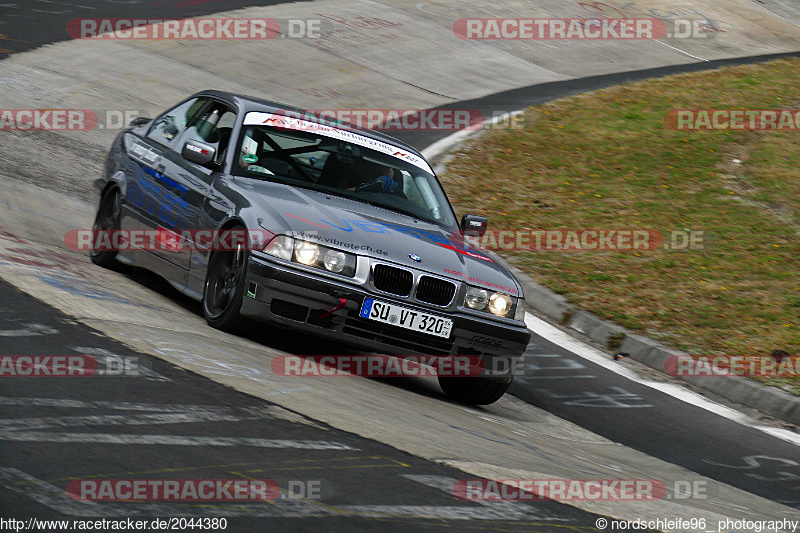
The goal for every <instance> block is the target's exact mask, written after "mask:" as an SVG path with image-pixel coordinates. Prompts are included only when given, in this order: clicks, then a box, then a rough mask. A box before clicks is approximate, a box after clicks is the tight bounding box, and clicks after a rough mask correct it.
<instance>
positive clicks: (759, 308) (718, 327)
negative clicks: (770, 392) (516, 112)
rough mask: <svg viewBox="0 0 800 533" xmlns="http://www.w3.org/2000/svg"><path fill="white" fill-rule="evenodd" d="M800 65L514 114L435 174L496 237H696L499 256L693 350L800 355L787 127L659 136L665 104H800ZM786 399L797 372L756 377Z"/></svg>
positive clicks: (796, 174)
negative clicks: (679, 242) (550, 233)
mask: <svg viewBox="0 0 800 533" xmlns="http://www.w3.org/2000/svg"><path fill="white" fill-rule="evenodd" d="M798 86H800V59H786V60H779V61H774V62H770V63H764V64H759V65H751V66H735V67H728V68H723V69H719V70H714V71H710V72H700V73H692V74H683V75H678V76H671V77H668V78H663V79H653V80H646V81H642V82H636V83H629V84H625V85H621V86H618V87H614V88H610V89H606V90H601V91H597V92H594V93H590V94H585V95H580V96H574V97H570V98H566V99H563V100H559V101H554V102H551V103H549V104H546V105H542V106H539V107H536V108H530V109H528V110H526V112H525V115H524V117H522V120H521V121H520V123H521V124H524V127H522V128H519V129H503V130H499V129H498V130H487V131H486V132H484V133H483V134H482V135H480V136H479V137H478V138H476V139H474V140H473V141H470V142H468V143H467V144H466V145H464V146H463V147H462V148H461V150H460V151H458V152H457V153H455V154H454V156H453V158H452V159H451V160H450V162H449V163H448V166H447V170H446V171H445V173H444V174H443V176H441V179H442V182H443V184H444V185H445V188H446V189H447V190H448V191H449V193H450V197H451V200H452V201H453V204H454V206H455V208H456V210H457V211H459V212H461V213H467V212H470V213H479V214H485V215H488V216H489V217H490V228H492V229H494V230H531V229H582V228H589V229H631V228H641V229H653V230H658V231H659V232H661V233H662V235H665V236H666V235H669V233H668V232H671V231H675V230H686V229H690V230H695V231H704V232H705V239H704V246H703V249H699V250H668V249H663V248H659V249H656V250H651V251H640V252H638V253H634V252H618V251H573V252H557V251H519V250H518V251H511V252H502V253H503V255H504V256H505V257H507V258H508V259H509V261H510V262H511V263H512V264H514V265H516V266H517V267H519V268H521V269H522V270H523V271H525V272H526V273H528V274H529V275H531V276H532V277H533V278H534V279H535V280H537V281H538V282H540V283H542V284H543V285H545V286H547V287H549V288H550V289H552V290H554V291H556V292H558V293H561V294H564V295H565V297H566V298H567V299H568V300H569V301H570V302H572V303H574V304H576V305H578V306H580V307H581V308H582V309H585V310H587V311H590V312H593V313H595V314H597V315H599V316H600V317H602V318H605V319H608V320H612V321H614V322H616V323H618V324H620V325H622V326H624V327H626V328H630V329H631V330H634V331H636V332H640V333H642V334H645V335H647V336H650V337H652V338H655V339H657V340H659V341H661V342H663V343H665V344H667V345H670V346H673V347H676V348H679V349H682V350H685V351H687V352H689V353H692V354H698V355H753V356H761V355H769V354H770V353H772V351H773V350H784V351H786V352H788V353H790V354H792V355H798V354H800V131H736V130H697V131H686V130H673V129H668V128H667V127H666V126H665V121H664V118H665V116H666V115H667V113H668V112H669V111H670V110H672V109H711V108H715V109H787V108H800V95H799V94H798V92H797V87H798ZM760 381H763V382H766V383H768V384H770V385H775V386H780V387H782V388H784V389H785V390H788V391H789V392H792V393H793V394H797V395H800V378H798V377H783V378H771V379H760Z"/></svg>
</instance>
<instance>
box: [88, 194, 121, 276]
mask: <svg viewBox="0 0 800 533" xmlns="http://www.w3.org/2000/svg"><path fill="white" fill-rule="evenodd" d="M121 213H122V194H121V193H120V191H119V188H118V187H112V188H110V189H109V190H107V191H106V192H105V194H103V199H102V200H101V201H100V208H99V209H98V210H97V216H95V219H94V224H93V225H92V249H91V250H90V252H89V254H90V256H91V259H92V263H94V264H95V265H99V266H101V267H105V268H111V267H115V266H117V250H106V249H102V248H101V249H100V250H96V249H95V244H97V243H98V240H99V239H98V237H99V232H101V231H114V230H118V229H119V227H120V215H121ZM101 242H102V241H101ZM105 242H107V243H108V242H110V240H109V239H106V240H105Z"/></svg>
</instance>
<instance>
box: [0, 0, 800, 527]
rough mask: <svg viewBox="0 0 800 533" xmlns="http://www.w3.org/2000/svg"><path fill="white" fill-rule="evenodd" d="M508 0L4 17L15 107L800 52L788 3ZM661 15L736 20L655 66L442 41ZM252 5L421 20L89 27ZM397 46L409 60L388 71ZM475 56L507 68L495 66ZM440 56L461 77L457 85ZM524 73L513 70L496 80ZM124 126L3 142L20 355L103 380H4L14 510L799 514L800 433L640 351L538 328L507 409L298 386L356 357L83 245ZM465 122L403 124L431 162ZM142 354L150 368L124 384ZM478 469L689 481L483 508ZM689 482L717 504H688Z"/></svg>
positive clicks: (4, 342) (9, 316) (383, 382)
mask: <svg viewBox="0 0 800 533" xmlns="http://www.w3.org/2000/svg"><path fill="white" fill-rule="evenodd" d="M488 4H489V3H487V5H482V4H481V5H475V6H471V7H470V6H466V3H459V2H449V1H443V2H432V3H423V4H416V3H413V2H402V1H397V2H386V3H377V2H365V1H357V0H352V1H351V0H347V1H345V0H341V1H340V0H335V1H330V2H300V3H296V4H294V3H280V2H263V1H249V2H248V1H224V0H217V1H196V0H183V1H182V0H163V1H155V0H154V1H147V2H145V1H138V0H130V1H119V2H118V1H111V0H106V1H102V0H71V1H70V2H55V1H49V0H31V1H29V2H6V3H0V34H1V35H0V36H1V37H2V39H0V48H2V49H3V50H0V54H2V55H0V87H1V88H2V90H3V92H2V93H0V108H5V109H19V108H25V107H36V108H41V107H70V108H81V109H84V108H85V109H95V110H98V112H100V111H128V110H130V111H133V110H135V111H138V112H139V113H138V114H142V115H149V116H152V113H155V112H157V111H159V110H160V109H163V108H165V107H166V106H168V105H170V104H172V103H174V102H175V101H176V100H178V99H179V98H180V97H181V96H182V95H184V94H186V93H188V92H191V91H192V90H199V89H203V88H211V87H220V88H225V89H232V90H233V89H242V92H246V93H247V92H249V93H251V94H254V93H256V92H259V91H260V90H261V89H260V88H262V87H263V94H267V95H268V96H269V97H271V98H275V99H278V100H284V101H291V103H295V104H297V105H302V106H305V107H311V108H321V107H326V106H327V107H351V108H356V109H364V108H370V107H374V108H378V109H387V108H390V107H393V108H402V109H410V108H426V107H431V108H450V109H459V108H460V109H476V110H480V111H481V112H482V113H483V114H484V116H485V117H491V116H492V115H495V116H499V115H500V114H502V113H505V112H510V111H514V110H517V109H523V108H524V107H525V106H528V105H534V104H536V103H538V102H541V101H544V100H547V99H551V98H555V97H559V96H563V95H566V94H574V93H578V92H584V91H588V90H594V89H597V88H600V87H604V86H608V85H612V84H616V83H620V82H622V81H627V80H633V79H643V78H646V77H652V76H656V75H667V74H670V73H675V72H683V71H689V70H697V69H701V68H712V67H714V66H720V65H725V64H733V63H736V62H749V61H754V60H755V59H754V57H755V56H757V57H758V58H759V59H761V60H763V59H767V58H769V57H778V56H781V55H785V54H792V55H796V54H797V53H798V52H797V50H800V26H798V24H800V8H798V7H797V6H796V5H795V3H793V2H790V1H788V0H765V1H763V2H762V1H757V2H750V1H749V0H736V1H734V2H733V3H732V4H729V5H725V3H724V2H721V1H715V0H704V1H698V2H695V3H694V4H688V3H687V4H680V6H676V5H673V4H664V3H657V2H650V3H648V2H628V3H626V5H623V2H608V3H593V4H591V5H590V4H579V3H571V2H562V1H557V0H549V1H545V0H541V2H540V3H533V2H508V3H506V4H500V3H493V4H492V5H491V6H489V5H488ZM734 4H735V6H734ZM265 6H266V7H265ZM521 6H522V7H521ZM565 6H566V7H565ZM587 6H589V7H587ZM626 6H627V7H626ZM631 6H633V7H631ZM659 6H660V7H661V8H662V9H667V8H668V9H672V10H673V11H675V12H678V11H681V10H682V11H681V13H682V14H684V15H692V16H695V14H696V16H703V17H705V18H706V19H707V20H713V21H714V22H715V23H716V24H717V25H718V27H719V28H721V29H722V30H723V31H724V32H725V33H726V34H727V36H726V35H723V36H721V37H718V38H717V40H716V41H713V42H710V43H709V42H703V43H694V42H693V43H674V42H673V43H671V44H670V46H669V47H668V48H669V50H667V49H666V48H664V49H662V48H659V47H658V46H660V45H658V44H657V43H644V44H641V45H640V46H642V47H643V52H642V53H640V54H637V53H634V52H633V51H634V50H635V49H634V48H630V47H627V43H610V44H608V46H605V45H604V46H589V45H586V44H584V43H577V44H569V43H568V44H564V43H560V44H553V45H552V47H554V48H557V50H555V51H553V50H550V49H547V48H544V47H542V48H541V49H537V48H536V47H527V48H526V47H524V46H522V45H520V46H518V47H516V48H515V47H513V46H510V45H509V46H506V45H503V43H499V44H497V46H495V45H491V46H485V47H476V48H469V47H467V48H462V47H463V46H466V45H465V44H464V43H463V42H456V43H451V42H450V41H448V40H446V39H445V37H443V36H445V35H446V33H447V31H449V28H450V26H452V20H453V19H455V18H460V17H461V16H487V17H488V16H498V17H501V16H514V15H513V13H519V12H520V11H519V10H520V9H522V8H523V7H524V8H525V9H539V10H542V11H541V12H542V13H545V14H548V13H551V14H552V13H556V14H558V15H563V16H567V15H568V14H567V12H566V11H565V12H564V13H562V12H561V11H558V10H559V9H562V8H563V9H565V10H572V11H570V13H573V12H576V13H578V12H577V11H576V10H579V9H583V10H584V11H589V12H590V11H592V9H593V10H595V11H597V10H604V11H609V9H611V8H613V9H615V10H618V9H621V10H625V9H627V10H628V11H626V14H628V15H631V14H632V13H633V12H631V11H630V10H632V9H634V8H636V9H637V10H639V12H640V13H644V12H646V11H647V10H648V9H656V8H658V7H659ZM689 6H690V7H689ZM731 6H733V7H731ZM468 8H469V9H472V11H469V9H468ZM590 8H591V9H590ZM514 9H517V11H514ZM232 10H241V11H235V13H236V15H232V16H256V15H254V13H255V14H258V15H261V16H271V17H275V18H278V19H280V18H287V17H289V16H290V15H291V14H292V13H295V12H297V13H298V15H297V16H298V17H305V18H308V17H310V16H311V15H314V14H316V15H318V16H324V17H328V18H326V20H334V21H335V20H338V21H339V22H335V23H336V24H341V25H342V26H345V25H346V24H345V23H348V24H349V23H352V22H353V21H355V20H357V17H358V16H360V15H359V13H362V12H363V13H364V17H378V16H380V17H383V20H388V21H393V24H396V25H397V26H396V27H395V29H396V28H397V27H400V26H401V25H402V27H403V28H404V29H403V32H402V34H401V32H400V31H399V30H397V31H395V30H393V32H394V33H393V34H391V38H390V37H389V35H390V33H391V32H389V33H384V34H382V37H375V36H373V37H372V38H373V39H374V40H375V41H376V42H377V44H375V45H374V46H372V47H370V46H361V47H357V48H353V49H351V48H336V47H330V46H323V47H321V48H320V47H318V48H314V49H312V47H310V46H309V47H308V48H307V49H303V50H302V54H300V53H299V52H297V51H294V49H293V48H291V47H292V46H298V47H299V46H307V45H306V44H305V43H301V44H297V43H289V42H288V41H289V40H288V39H287V40H286V41H284V42H276V43H274V46H275V47H277V48H278V53H275V54H274V55H269V54H266V53H263V52H264V51H263V50H261V49H259V48H257V47H259V46H266V45H263V44H259V43H246V44H240V45H237V46H233V44H232V43H230V42H227V43H212V45H211V46H214V47H215V48H210V47H209V48H203V45H206V44H209V43H195V42H192V43H107V44H106V43H93V42H86V41H71V40H70V36H69V34H68V33H67V32H66V24H67V23H68V22H69V21H70V20H72V19H75V18H81V17H92V18H103V17H113V18H135V17H143V18H171V17H189V16H201V15H209V14H217V13H220V12H226V13H227V12H230V11H232ZM691 11H693V12H694V13H690V12H691ZM522 13H523V14H522V15H518V16H526V15H525V13H527V11H522ZM536 13H539V12H538V11H537V12H536ZM609 13H610V11H609ZM659 13H660V12H659ZM604 14H605V13H604ZM633 14H635V13H633ZM584 16H589V15H588V14H586V13H585V12H584ZM631 16H632V15H631ZM737 17H739V18H737ZM744 20H747V21H748V22H747V23H745V22H743V21H744ZM342 21H344V22H342ZM737 24H739V26H737ZM746 24H752V26H746ZM740 26H741V27H740ZM341 31H342V32H344V31H346V30H345V29H342V30H341ZM437 31H438V32H441V33H436V32H437ZM415 32H416V33H415ZM423 32H427V33H424V35H426V36H427V35H433V37H431V41H430V42H435V43H437V45H441V46H443V48H442V50H445V51H446V54H450V55H446V56H442V57H441V58H440V59H439V60H438V63H436V62H434V59H431V62H432V63H431V64H430V65H424V66H420V67H419V70H418V72H416V73H414V72H413V70H414V65H413V64H412V62H411V61H410V59H409V58H411V57H414V54H420V55H421V56H422V55H425V57H431V58H436V57H438V56H439V54H438V53H436V54H434V53H433V52H432V51H431V48H430V43H429V42H427V41H424V40H423V37H422V35H423ZM737 32H739V33H737ZM398 36H399V37H404V39H400V38H399V37H398ZM449 38H452V33H450V34H449ZM727 38H729V40H725V39H727ZM387 43H389V44H387ZM98 44H99V45H100V46H95V45H98ZM684 44H685V46H684ZM42 45H45V46H42ZM392 47H396V48H397V50H396V51H393V50H392ZM676 50H677V51H676ZM205 52H208V53H207V54H206V53H205ZM257 52H258V53H257ZM390 52H393V54H394V55H393V56H392V57H396V59H397V65H394V66H393V67H392V68H393V69H394V70H392V68H388V67H385V65H384V63H385V61H386V60H387V58H388V57H390V55H392V54H390ZM293 54H294V55H293ZM548 54H549V55H548ZM554 54H555V55H554ZM558 54H560V55H558ZM1 58H5V59H1ZM232 58H234V59H235V60H234V59H232ZM242 58H245V59H246V60H242ZM293 58H294V59H293ZM307 58H311V59H310V63H309V64H308V65H306V64H303V61H305V60H306V59H307ZM578 58H581V59H580V60H579V59H578ZM270 60H271V61H273V62H274V68H273V69H270V68H268V67H269V65H270ZM468 61H474V64H476V65H480V68H484V67H485V68H486V69H490V70H491V69H494V68H496V69H497V70H496V71H493V72H494V74H492V73H490V74H481V73H480V72H478V70H479V68H478V67H475V68H472V67H470V64H469V63H468ZM445 63H446V64H447V65H445ZM562 63H563V64H564V65H563V68H560V65H561V64H562ZM298 65H300V66H302V67H303V68H298ZM490 65H494V66H490ZM306 67H307V68H306ZM501 67H502V68H501ZM437 68H438V69H444V70H446V71H447V72H448V73H451V74H452V76H454V79H452V80H449V81H447V82H443V81H441V80H440V79H437V76H436V72H435V71H436V70H437ZM502 69H506V70H505V72H506V73H508V72H512V73H513V75H505V76H503V77H498V75H495V74H496V73H498V72H501V70H502ZM444 70H443V71H444ZM394 75H396V76H397V78H398V79H393V78H392V76H394ZM459 76H460V77H459ZM439 78H441V76H439ZM457 82H458V83H457ZM115 133H116V132H115V131H111V128H108V129H106V130H100V129H99V128H98V129H95V130H93V131H90V132H77V133H76V132H73V133H68V134H57V133H53V132H7V131H0V356H8V355H42V356H47V355H79V354H80V355H86V356H92V357H95V358H96V359H97V360H98V361H100V362H101V370H104V372H103V373H102V374H100V373H98V375H95V376H92V377H72V378H1V379H2V380H3V381H2V382H0V518H2V519H8V518H14V519H17V520H28V519H31V518H36V519H69V520H85V519H103V518H105V519H125V518H133V519H137V518H138V519H148V520H151V519H154V518H164V519H167V518H170V517H187V518H190V517H194V518H199V517H207V518H226V519H227V520H228V530H229V531H265V530H266V531H273V530H274V531H300V530H309V531H312V530H313V531H318V530H325V531H328V530H330V531H349V530H354V531H362V530H364V531H384V530H392V531H400V530H414V531H416V530H422V531H425V530H433V529H440V530H446V529H453V528H463V529H468V530H475V531H485V530H492V531H597V530H598V529H597V528H598V519H600V518H601V517H603V518H605V519H606V520H611V519H623V520H636V519H649V520H655V519H670V518H672V519H686V520H691V519H695V523H694V525H691V526H689V525H687V524H683V526H681V527H674V526H673V527H664V528H656V529H663V530H668V531H718V527H717V524H718V522H719V521H721V520H724V519H725V518H729V519H747V520H781V519H791V520H800V453H798V445H799V444H800V434H798V432H797V430H796V428H792V427H789V426H788V424H784V423H781V422H780V421H776V420H772V419H770V418H768V417H766V416H763V415H760V414H759V413H757V412H755V411H753V410H750V409H747V408H743V407H740V406H726V405H724V404H723V403H722V402H720V401H718V400H716V399H714V398H708V397H706V396H703V395H700V394H697V393H696V392H693V391H690V390H688V389H686V388H684V387H682V386H680V385H676V384H675V383H674V382H673V381H671V380H669V378H666V377H665V376H660V375H657V374H656V373H654V372H652V371H649V370H647V369H645V368H644V367H642V366H640V365H638V364H636V363H634V362H630V361H627V360H624V361H620V362H613V361H611V360H610V358H609V357H608V355H607V354H605V353H603V352H600V351H598V350H597V349H595V348H593V347H592V346H590V345H588V344H584V343H582V342H581V341H579V340H571V339H568V338H566V334H565V333H563V332H561V331H560V330H558V328H556V327H554V326H551V325H548V324H545V323H543V322H542V321H540V320H538V319H537V318H535V317H534V316H532V315H530V316H529V319H528V324H529V327H530V328H531V329H532V331H533V332H534V335H533V338H532V341H531V344H530V345H529V347H528V350H527V352H526V354H525V358H524V368H525V370H526V374H525V375H524V376H520V377H518V378H517V380H516V381H515V384H514V386H513V388H512V390H511V394H509V395H506V396H505V397H504V398H502V399H501V400H500V401H499V402H497V403H496V404H493V405H491V406H488V407H485V408H471V407H466V406H463V405H459V404H457V403H453V402H451V401H449V400H448V399H446V398H445V397H444V395H443V394H442V393H441V391H440V389H439V388H438V385H437V384H436V383H435V380H430V379H422V378H419V379H411V378H408V379H365V378H357V377H348V378H336V379H325V378H285V377H284V378H282V377H279V376H275V375H274V374H273V373H272V372H271V371H270V361H271V360H272V358H274V357H275V356H278V355H282V354H287V353H289V354H298V355H313V354H326V353H348V348H347V347H344V346H331V345H321V343H319V342H318V341H316V340H314V339H308V338H302V337H300V336H297V335H293V334H292V333H291V332H287V331H284V330H279V329H276V328H271V327H262V326H253V327H251V328H249V329H247V330H245V331H243V332H242V334H241V335H238V336H235V335H229V334H225V333H221V332H217V331H216V330H213V329H211V328H209V327H208V326H206V324H205V321H204V320H203V318H202V312H201V310H200V306H199V305H198V304H196V303H195V302H193V301H191V300H189V299H187V298H185V297H183V296H181V295H179V294H177V292H176V291H174V290H173V289H171V288H170V287H169V286H168V285H167V284H166V283H165V282H163V281H161V280H159V279H158V278H156V277H154V276H150V275H147V274H146V273H142V272H138V271H134V272H124V273H118V272H112V271H108V270H103V269H99V268H98V267H95V266H93V265H92V264H91V263H90V262H89V260H88V257H85V256H82V255H79V254H75V253H73V252H69V251H67V250H65V249H64V245H63V234H64V232H65V231H66V230H68V229H74V228H86V227H90V225H91V220H92V217H93V210H94V206H93V205H92V202H93V201H94V198H93V197H92V196H91V194H90V191H89V187H88V185H89V184H90V183H91V181H92V180H93V179H94V178H95V176H97V175H98V173H99V172H100V169H101V165H102V158H103V155H104V154H103V151H104V150H105V149H106V148H107V146H108V144H109V143H110V141H111V139H113V136H114V135H115ZM449 133H452V132H442V131H405V132H399V133H398V134H397V135H396V136H397V137H399V138H402V139H403V140H405V141H407V142H409V143H411V144H414V145H415V146H417V147H418V148H420V149H424V148H426V147H430V146H431V145H432V143H434V142H436V141H440V140H441V139H443V138H444V137H446V136H447V135H448V134H449ZM42 154H47V155H48V157H41V155H42ZM32 162H33V164H32ZM125 361H128V362H129V364H131V365H132V366H133V367H135V368H136V369H137V371H136V372H133V371H132V372H131V373H130V374H127V373H126V372H124V371H122V370H120V368H122V367H124V364H125ZM120 365H122V367H121V366H120ZM475 478H496V479H497V478H509V479H517V478H525V479H530V478H536V479H543V478H562V479H598V478H616V479H654V480H660V481H661V482H663V483H664V485H665V487H666V491H667V493H666V495H665V497H664V499H663V500H661V501H656V502H641V501H640V502H630V501H629V502H620V501H567V502H560V503H559V502H552V501H545V502H526V501H506V502H472V501H463V500H461V499H459V498H457V497H456V496H455V495H454V494H453V486H454V484H455V483H456V481H458V480H462V479H475ZM79 479H237V480H242V479H251V480H252V479H255V480H258V479H270V480H275V481H276V482H277V484H278V485H279V486H280V489H281V492H280V494H279V495H278V497H277V498H276V499H275V500H274V501H273V502H270V503H266V504H265V503H264V502H256V503H253V502H246V503H241V502H222V503H213V504H208V503H204V504H202V505H201V504H196V503H191V502H178V503H176V502H149V503H141V502H119V501H118V502H82V501H77V500H74V499H72V498H70V497H69V496H67V490H66V489H67V486H68V485H69V483H70V482H71V481H74V480H79ZM304 484H305V485H304ZM301 485H303V486H305V487H307V488H308V487H311V486H313V487H317V488H319V493H318V494H316V495H312V494H310V493H309V494H306V495H305V497H301V496H299V495H297V494H296V493H295V492H296V490H295V491H293V490H292V488H293V487H294V488H295V489H296V488H297V487H298V486H301ZM687 486H691V487H697V488H699V490H695V491H690V492H691V494H688V495H687V494H685V492H682V491H685V487H687ZM699 519H704V520H705V522H704V523H706V524H707V526H706V527H702V526H700V525H698V522H697V520H699ZM2 527H5V526H4V525H3V523H2V522H0V529H2ZM64 530H68V529H64ZM606 530H611V529H606ZM620 530H621V529H620ZM720 530H721V531H729V532H732V531H734V530H735V531H750V530H747V529H733V528H723V529H720ZM789 530H790V531H791V529H789ZM797 531H800V528H799V529H798V530H797Z"/></svg>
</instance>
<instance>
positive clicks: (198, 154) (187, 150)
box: [181, 141, 217, 165]
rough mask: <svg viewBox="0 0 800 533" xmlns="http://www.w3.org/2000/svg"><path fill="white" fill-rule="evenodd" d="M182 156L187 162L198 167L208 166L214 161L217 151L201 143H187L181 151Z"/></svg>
mask: <svg viewBox="0 0 800 533" xmlns="http://www.w3.org/2000/svg"><path fill="white" fill-rule="evenodd" d="M181 155H182V156H183V158H184V159H185V160H187V161H191V162H192V163H197V164H198V165H207V164H209V163H211V162H212V161H214V157H216V155H217V150H216V148H214V147H213V146H211V145H209V144H206V143H202V142H200V141H186V144H184V145H183V150H181Z"/></svg>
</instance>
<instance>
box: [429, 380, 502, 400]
mask: <svg viewBox="0 0 800 533" xmlns="http://www.w3.org/2000/svg"><path fill="white" fill-rule="evenodd" d="M439 386H441V387H442V390H443V391H444V393H445V394H446V395H447V396H449V397H450V398H451V399H453V400H456V401H457V402H461V403H466V404H469V405H489V404H490V403H494V402H496V401H497V400H499V399H500V398H501V397H502V396H503V394H505V393H506V391H507V390H508V388H509V387H510V386H511V382H510V381H509V382H508V383H503V382H500V381H496V380H492V379H489V378H485V377H480V376H477V377H450V376H439Z"/></svg>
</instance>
